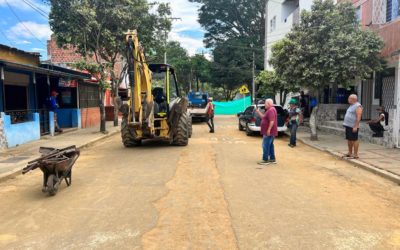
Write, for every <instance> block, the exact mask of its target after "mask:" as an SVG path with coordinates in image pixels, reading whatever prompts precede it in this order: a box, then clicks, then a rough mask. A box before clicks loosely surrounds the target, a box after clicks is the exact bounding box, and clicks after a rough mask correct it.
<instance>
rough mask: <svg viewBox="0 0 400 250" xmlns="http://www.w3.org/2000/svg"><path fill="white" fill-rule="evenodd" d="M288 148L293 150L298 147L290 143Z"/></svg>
mask: <svg viewBox="0 0 400 250" xmlns="http://www.w3.org/2000/svg"><path fill="white" fill-rule="evenodd" d="M288 146H289V147H291V148H294V147H296V145H293V144H290V143H289V144H288Z"/></svg>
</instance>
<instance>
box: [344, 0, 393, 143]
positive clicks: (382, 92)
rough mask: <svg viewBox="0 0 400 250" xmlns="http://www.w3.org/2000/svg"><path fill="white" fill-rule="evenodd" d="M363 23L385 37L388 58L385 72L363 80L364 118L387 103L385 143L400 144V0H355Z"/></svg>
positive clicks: (385, 53)
mask: <svg viewBox="0 0 400 250" xmlns="http://www.w3.org/2000/svg"><path fill="white" fill-rule="evenodd" d="M352 3H353V5H354V7H355V8H356V12H357V16H358V17H359V20H360V24H361V25H362V27H363V28H365V29H371V30H372V31H374V32H376V33H377V34H378V35H379V36H380V37H381V39H382V40H383V41H384V43H385V46H384V48H383V50H382V52H381V55H382V57H383V58H384V59H385V61H386V62H387V65H386V69H385V70H384V71H383V72H374V73H373V74H372V75H371V77H370V79H366V80H363V81H359V82H358V85H357V87H358V88H357V91H358V95H359V96H360V97H361V103H362V105H363V107H364V113H363V119H365V120H368V119H371V118H374V117H376V116H377V111H376V108H377V107H378V106H384V107H385V109H386V111H387V112H388V113H389V127H388V128H387V131H386V135H385V138H384V139H383V141H382V144H383V145H385V146H387V147H400V77H399V76H400V0H353V1H352Z"/></svg>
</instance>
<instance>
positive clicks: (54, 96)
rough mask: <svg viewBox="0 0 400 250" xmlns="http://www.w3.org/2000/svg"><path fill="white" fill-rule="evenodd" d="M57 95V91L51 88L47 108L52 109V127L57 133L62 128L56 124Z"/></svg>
mask: <svg viewBox="0 0 400 250" xmlns="http://www.w3.org/2000/svg"><path fill="white" fill-rule="evenodd" d="M57 96H58V93H57V91H55V90H53V91H51V95H50V97H49V104H48V106H49V110H50V111H52V112H53V113H54V129H55V132H58V133H62V132H63V130H62V129H61V128H60V126H58V122H57V111H58V107H59V106H58V103H57Z"/></svg>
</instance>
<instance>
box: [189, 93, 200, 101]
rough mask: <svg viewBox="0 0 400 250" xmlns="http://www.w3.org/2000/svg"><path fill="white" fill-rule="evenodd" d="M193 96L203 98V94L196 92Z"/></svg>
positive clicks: (193, 97)
mask: <svg viewBox="0 0 400 250" xmlns="http://www.w3.org/2000/svg"><path fill="white" fill-rule="evenodd" d="M191 98H192V99H198V100H201V99H203V95H202V94H200V93H195V94H192V96H191Z"/></svg>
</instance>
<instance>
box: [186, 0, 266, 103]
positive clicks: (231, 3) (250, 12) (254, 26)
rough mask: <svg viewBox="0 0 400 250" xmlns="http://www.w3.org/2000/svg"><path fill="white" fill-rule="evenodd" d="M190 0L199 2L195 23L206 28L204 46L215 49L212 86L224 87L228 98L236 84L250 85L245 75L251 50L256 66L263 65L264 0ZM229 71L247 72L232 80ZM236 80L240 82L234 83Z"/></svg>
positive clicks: (248, 70)
mask: <svg viewBox="0 0 400 250" xmlns="http://www.w3.org/2000/svg"><path fill="white" fill-rule="evenodd" d="M190 1H191V2H196V3H199V4H200V8H199V23H200V24H201V26H202V27H203V28H204V29H205V31H206V32H205V35H204V42H205V45H206V47H208V48H212V49H214V50H218V51H217V52H215V53H213V54H214V61H215V64H213V72H214V76H215V77H217V79H216V80H217V85H216V87H219V86H224V90H225V92H226V97H227V98H228V96H230V95H231V93H233V92H235V88H236V87H237V85H238V84H243V81H246V83H248V84H251V82H252V79H251V75H250V77H249V74H248V73H250V74H251V71H252V60H253V52H255V53H254V55H255V65H256V69H262V68H263V46H264V30H265V2H266V0H190ZM233 55H234V56H233ZM230 60H234V63H232V65H228V64H226V63H225V62H229V61H230ZM222 62H223V63H222ZM229 66H233V68H230V67H229ZM238 67H239V68H240V69H239V68H238ZM224 70H225V72H224ZM233 71H235V72H233ZM236 71H239V72H236ZM244 71H247V72H248V73H247V72H246V73H244ZM232 74H234V75H247V77H245V79H243V77H241V78H239V79H237V78H236V79H232V77H231V75H232ZM230 78H231V79H230ZM237 81H242V82H241V83H237Z"/></svg>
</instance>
